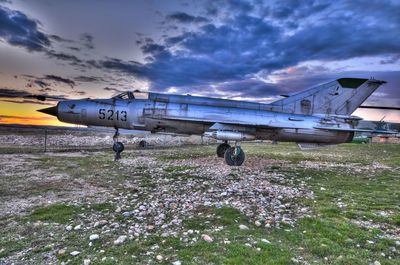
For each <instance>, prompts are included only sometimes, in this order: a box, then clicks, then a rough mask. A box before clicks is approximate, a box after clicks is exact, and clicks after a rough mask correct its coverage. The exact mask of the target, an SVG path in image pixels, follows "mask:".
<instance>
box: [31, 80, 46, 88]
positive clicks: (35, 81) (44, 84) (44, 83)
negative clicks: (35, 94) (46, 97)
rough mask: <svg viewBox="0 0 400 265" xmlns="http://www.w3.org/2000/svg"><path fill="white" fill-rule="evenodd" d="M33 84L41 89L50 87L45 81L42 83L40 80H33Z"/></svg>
mask: <svg viewBox="0 0 400 265" xmlns="http://www.w3.org/2000/svg"><path fill="white" fill-rule="evenodd" d="M33 82H34V83H35V84H36V85H38V86H40V87H41V88H45V87H49V86H50V84H49V83H47V82H45V81H42V80H39V79H37V80H34V81H33Z"/></svg>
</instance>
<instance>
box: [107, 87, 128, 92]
mask: <svg viewBox="0 0 400 265" xmlns="http://www.w3.org/2000/svg"><path fill="white" fill-rule="evenodd" d="M103 89H104V90H105V91H113V92H118V93H119V92H123V90H120V89H118V88H113V87H104V88H103Z"/></svg>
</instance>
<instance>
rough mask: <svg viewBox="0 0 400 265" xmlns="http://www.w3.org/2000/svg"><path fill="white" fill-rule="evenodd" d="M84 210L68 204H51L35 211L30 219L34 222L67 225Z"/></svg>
mask: <svg viewBox="0 0 400 265" xmlns="http://www.w3.org/2000/svg"><path fill="white" fill-rule="evenodd" d="M82 211H83V210H82V209H81V207H78V206H72V205H66V204H61V203H60V204H51V205H49V206H46V207H40V208H36V209H34V210H33V212H32V213H31V215H30V216H29V218H30V219H31V220H34V221H45V222H55V223H60V224H66V223H68V222H69V221H70V220H72V219H73V218H75V217H76V216H77V215H78V214H79V213H81V212H82Z"/></svg>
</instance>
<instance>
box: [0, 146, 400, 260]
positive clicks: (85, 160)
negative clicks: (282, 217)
mask: <svg viewBox="0 0 400 265" xmlns="http://www.w3.org/2000/svg"><path fill="white" fill-rule="evenodd" d="M242 147H243V149H244V150H245V152H246V156H247V158H248V159H258V158H264V159H275V160H282V161H283V162H282V163H279V165H276V164H273V165H272V166H268V165H266V167H265V169H259V168H258V169H257V170H254V171H251V169H249V170H247V171H239V170H237V171H232V172H231V173H230V174H227V175H226V178H228V179H229V180H236V179H237V180H240V179H241V177H242V175H241V174H260V173H263V174H265V176H266V179H267V180H268V181H271V182H274V179H272V175H273V174H271V173H279V174H280V175H281V176H283V177H284V178H285V182H282V185H291V186H297V185H301V184H302V183H304V184H305V185H306V187H307V189H309V190H311V191H312V192H313V194H314V197H313V198H312V199H301V200H299V201H296V202H295V203H296V204H298V205H299V207H304V206H307V207H309V208H310V209H311V214H310V215H309V216H307V217H305V218H302V219H300V220H298V222H297V223H296V225H294V226H293V227H292V226H289V225H281V226H280V227H279V228H266V227H265V226H264V223H263V225H261V226H256V225H255V224H254V223H253V222H251V221H250V219H249V218H248V217H246V216H245V215H243V214H242V213H241V212H240V211H239V210H238V209H235V208H227V207H223V208H215V207H201V208H198V209H196V211H194V213H193V215H192V216H191V217H190V218H186V219H184V220H183V222H182V230H181V231H180V232H179V233H178V234H177V235H176V236H171V235H168V236H161V233H158V232H157V231H154V232H152V233H150V234H149V235H143V234H142V235H140V236H134V237H133V239H132V240H127V241H126V242H125V243H123V244H121V245H114V244H113V241H114V240H115V239H116V238H117V237H118V236H119V235H121V234H127V233H128V232H127V231H128V230H129V229H130V226H131V225H134V224H133V223H128V222H127V220H128V219H127V218H125V217H122V214H121V213H115V208H116V204H115V203H114V201H112V200H111V198H114V197H115V196H120V195H119V193H120V192H127V191H132V192H131V193H132V194H134V195H136V194H135V193H136V192H138V190H140V191H143V190H144V191H146V192H149V193H151V191H152V190H153V189H158V188H160V187H159V186H158V185H157V182H156V181H155V179H154V178H153V176H152V175H150V173H149V172H150V171H149V170H148V168H147V167H146V166H143V165H132V166H126V165H121V164H120V163H115V162H114V161H113V153H112V152H111V151H106V152H97V153H92V154H90V155H89V156H85V157H68V156H65V157H64V156H58V157H50V156H44V157H41V158H37V159H35V160H33V164H32V167H30V168H29V169H40V168H42V169H46V176H52V174H54V173H59V172H63V173H65V174H67V175H68V176H70V179H69V180H68V181H70V183H68V184H71V185H66V183H65V182H59V183H58V182H54V183H49V185H48V186H40V185H42V184H40V185H38V189H35V188H34V183H35V181H31V182H27V183H28V184H29V185H30V186H32V187H23V189H24V193H30V194H38V193H37V191H41V192H43V193H47V192H64V189H65V187H67V188H68V187H73V189H79V188H81V189H83V188H84V186H82V184H81V183H90V184H91V185H93V186H96V187H102V188H107V189H108V190H107V191H108V192H109V193H110V194H109V196H110V201H107V200H106V201H105V202H104V203H91V204H90V206H89V205H85V204H82V205H80V206H71V205H68V204H61V203H57V204H52V205H49V206H46V207H40V208H34V209H33V211H32V213H31V214H29V215H27V216H24V217H9V218H8V219H4V220H0V225H1V227H3V228H1V229H0V258H6V257H9V256H12V255H17V253H20V254H21V257H24V258H26V259H28V260H29V259H32V260H31V261H32V262H29V261H27V263H33V264H34V263H43V262H45V260H44V255H50V256H51V255H53V256H55V257H56V258H57V259H58V262H62V261H65V262H68V264H82V263H83V259H85V258H90V259H91V260H92V262H93V264H149V263H150V264H155V263H159V264H171V262H173V261H176V260H180V261H181V262H182V264H297V263H300V264H371V263H373V262H374V261H379V262H380V263H381V264H382V265H384V264H393V265H394V264H400V255H399V252H400V247H399V246H397V245H396V243H395V241H396V240H399V239H392V237H394V236H396V231H397V232H398V231H399V226H400V204H399V202H400V176H399V173H398V170H399V165H400V148H399V146H398V145H385V144H371V145H357V144H345V145H340V146H337V147H331V148H328V149H321V150H315V151H307V152H301V151H299V150H298V149H297V147H296V146H295V145H293V144H281V143H279V144H278V145H269V144H253V143H245V144H243V146H242ZM215 148H216V146H215V145H214V146H188V147H180V148H176V149H175V148H174V149H160V150H158V149H152V150H140V151H137V150H128V151H127V152H124V153H123V156H125V157H135V156H140V155H141V154H145V155H150V154H153V155H154V156H156V157H158V158H159V159H161V160H163V161H173V160H183V159H190V158H201V157H208V156H214V155H215ZM8 151H9V150H8ZM8 151H7V152H8ZM0 152H1V151H0ZM377 154H379V155H377ZM302 161H309V162H310V163H311V164H312V163H315V164H316V163H319V165H320V166H319V167H309V166H308V164H304V163H302ZM324 163H325V164H324ZM349 163H351V166H348V165H349ZM374 164H379V165H383V166H382V167H381V166H378V167H374V166H373V165H374ZM332 165H333V166H332ZM199 166H201V165H199ZM193 171H195V173H193ZM159 172H160V175H157V178H160V179H161V178H174V183H175V179H176V180H177V183H178V181H179V182H182V183H184V182H185V181H186V179H188V178H201V177H204V176H202V175H201V171H200V170H199V168H198V167H196V166H182V165H180V166H174V165H171V166H167V167H165V168H163V169H161V170H160V171H159ZM188 172H189V173H188ZM26 174H27V173H26ZM197 174H198V176H196V175H197ZM27 175H29V174H27ZM270 176H271V179H269V177H270ZM5 177H9V178H7V181H4V186H3V187H2V188H1V191H3V190H4V191H7V190H11V189H9V188H12V186H13V182H12V180H13V178H12V176H5ZM22 180H23V176H21V175H18V181H19V182H14V184H15V183H18V185H20V184H22V183H23V182H22ZM2 183H3V182H2ZM128 184H129V186H128ZM43 185H44V184H43ZM39 188H40V189H39ZM11 191H12V190H11ZM3 196H4V197H5V196H13V192H10V191H9V192H8V193H7V194H5V195H3ZM113 196H114V197H113ZM131 198H133V197H129V198H128V199H127V203H128V202H129V201H130V200H131ZM137 199H138V200H141V198H140V196H138V198H137ZM243 199H247V198H243ZM102 201H103V200H102ZM123 211H124V210H123ZM89 217H90V218H92V220H101V219H105V220H107V221H108V222H109V223H112V222H119V223H120V228H118V229H108V230H105V229H104V230H103V229H102V228H101V227H96V228H95V227H93V226H87V227H85V229H82V230H80V231H69V232H67V231H65V224H67V223H68V224H73V225H76V224H83V225H85V222H86V221H87V220H88V218H89ZM37 221H42V222H46V223H50V224H49V225H41V226H35V225H34V223H35V222H37ZM86 224H87V223H86ZM240 224H243V225H246V226H247V227H248V228H249V229H248V230H241V229H239V225H240ZM189 230H194V231H193V233H191V234H184V233H187V231H189ZM93 233H97V234H99V235H100V239H99V240H98V241H95V242H93V244H92V246H89V236H90V234H93ZM202 234H207V235H209V236H211V237H212V238H213V242H210V243H208V242H205V241H204V240H202V239H201V236H202ZM397 237H398V234H397ZM194 239H195V240H194ZM263 240H264V241H265V240H268V241H269V242H270V243H266V242H263ZM155 246H157V247H155ZM29 248H32V250H31V251H29V252H27V253H25V252H24V251H27V250H28V249H29ZM393 248H395V249H396V251H393ZM60 249H65V253H64V254H58V251H59V250H60ZM74 250H78V251H80V252H81V254H80V255H78V256H76V257H72V256H71V255H70V254H69V253H70V252H71V251H74ZM100 250H104V253H103V252H100ZM158 254H160V255H162V256H163V257H164V260H163V261H162V262H156V255H158ZM103 258H105V259H104V260H103ZM1 261H2V260H1V259H0V263H1Z"/></svg>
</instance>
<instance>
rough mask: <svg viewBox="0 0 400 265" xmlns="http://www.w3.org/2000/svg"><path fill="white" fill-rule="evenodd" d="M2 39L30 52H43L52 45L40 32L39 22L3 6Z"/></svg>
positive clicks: (0, 15) (1, 18) (0, 23)
mask: <svg viewBox="0 0 400 265" xmlns="http://www.w3.org/2000/svg"><path fill="white" fill-rule="evenodd" d="M0 38H1V39H3V40H4V41H6V42H7V43H8V44H10V45H13V46H20V47H23V48H25V49H27V50H28V51H43V50H45V49H46V48H47V47H49V46H50V45H51V41H50V39H49V37H48V36H47V35H46V34H45V33H43V32H41V31H40V30H39V27H38V22H37V21H35V20H33V19H31V18H29V17H27V16H26V15H25V14H23V13H22V12H20V11H15V10H10V9H8V8H6V7H3V6H0Z"/></svg>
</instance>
